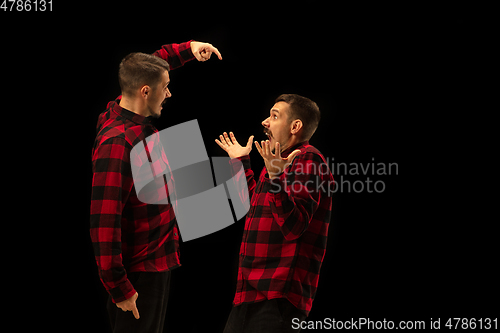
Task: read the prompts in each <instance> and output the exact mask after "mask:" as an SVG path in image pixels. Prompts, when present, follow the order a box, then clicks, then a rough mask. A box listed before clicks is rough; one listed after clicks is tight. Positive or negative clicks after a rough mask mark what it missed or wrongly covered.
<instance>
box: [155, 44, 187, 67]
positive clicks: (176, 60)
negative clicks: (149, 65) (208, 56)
mask: <svg viewBox="0 0 500 333" xmlns="http://www.w3.org/2000/svg"><path fill="white" fill-rule="evenodd" d="M191 42H192V41H189V42H185V43H180V44H165V45H163V46H162V47H161V49H159V50H157V51H155V52H154V53H153V55H154V56H157V57H159V58H162V59H164V60H165V61H167V62H168V64H169V65H170V70H173V69H176V68H179V67H181V66H183V65H184V64H185V63H186V62H188V61H191V60H193V59H195V57H194V55H193V52H192V51H191Z"/></svg>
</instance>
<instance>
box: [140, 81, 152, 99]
mask: <svg viewBox="0 0 500 333" xmlns="http://www.w3.org/2000/svg"><path fill="white" fill-rule="evenodd" d="M150 92H151V87H150V86H148V85H147V84H145V85H143V86H142V88H141V96H142V98H148V96H149V94H150Z"/></svg>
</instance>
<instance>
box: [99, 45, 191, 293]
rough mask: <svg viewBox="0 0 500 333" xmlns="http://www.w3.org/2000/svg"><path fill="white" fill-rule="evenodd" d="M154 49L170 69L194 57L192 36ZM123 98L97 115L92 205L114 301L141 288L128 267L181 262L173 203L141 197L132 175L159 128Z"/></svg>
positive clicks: (160, 267)
mask: <svg viewBox="0 0 500 333" xmlns="http://www.w3.org/2000/svg"><path fill="white" fill-rule="evenodd" d="M154 55H155V56H158V57H160V58H162V59H165V60H166V61H167V62H168V63H169V65H170V69H171V70H172V69H175V68H177V67H179V66H182V65H184V63H185V62H187V61H189V60H192V59H194V56H193V53H192V52H191V41H189V42H187V43H182V44H168V45H164V46H162V48H161V49H160V50H158V51H156V52H155V53H154ZM120 99H121V96H120V97H118V99H117V100H115V101H112V102H109V103H108V107H107V109H106V111H104V112H103V113H101V114H100V115H99V118H98V122H97V137H96V139H95V142H94V147H93V149H92V171H93V179H92V198H91V205H90V236H91V239H92V244H93V248H94V254H95V258H96V261H97V267H98V270H99V277H100V278H101V281H102V283H103V284H104V287H105V288H106V290H107V291H108V292H109V294H110V295H111V297H112V299H113V301H114V302H121V301H124V300H126V299H127V298H130V297H131V296H133V295H134V294H135V292H136V291H135V289H134V287H133V286H132V284H131V283H130V281H129V280H128V278H127V272H139V271H140V272H160V271H165V270H171V269H174V268H176V267H178V266H180V262H179V230H178V227H177V222H176V219H175V215H174V210H173V208H172V206H171V205H170V204H165V205H149V204H145V203H143V202H141V201H140V200H138V198H137V193H136V191H135V188H134V181H133V179H132V170H131V163H134V162H135V161H133V160H131V156H130V152H131V150H132V148H133V147H134V146H135V145H136V144H138V143H139V144H143V143H144V144H146V142H145V139H146V138H147V137H148V136H150V135H152V134H153V133H156V132H158V130H157V129H156V128H155V127H154V126H153V125H152V124H151V120H150V119H149V117H147V118H146V117H143V116H141V115H138V114H136V113H133V112H131V111H129V110H126V109H123V108H122V107H121V106H120V105H119V101H120ZM148 140H151V139H148ZM141 141H142V142H141ZM152 146H155V147H158V145H152ZM160 149H161V146H160ZM157 154H159V155H162V156H164V153H163V152H157ZM132 159H133V158H132ZM165 162H166V163H167V165H168V161H165ZM165 180H166V181H168V182H170V181H172V182H173V179H169V180H167V179H165ZM165 186H167V185H165ZM171 188H172V187H171ZM167 191H168V189H167Z"/></svg>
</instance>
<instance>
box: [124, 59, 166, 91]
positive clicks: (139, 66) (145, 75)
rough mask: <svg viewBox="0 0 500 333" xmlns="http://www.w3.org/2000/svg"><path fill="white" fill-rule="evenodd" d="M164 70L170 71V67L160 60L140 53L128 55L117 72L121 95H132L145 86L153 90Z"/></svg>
mask: <svg viewBox="0 0 500 333" xmlns="http://www.w3.org/2000/svg"><path fill="white" fill-rule="evenodd" d="M166 70H167V71H170V66H169V65H168V63H167V62H166V61H165V60H163V59H161V58H158V57H155V56H154V55H151V54H146V53H140V52H136V53H130V54H129V55H127V56H126V57H125V58H123V60H122V62H121V63H120V68H119V70H118V81H119V83H120V88H121V90H122V95H129V96H130V95H133V94H134V92H135V91H136V90H137V89H139V88H140V87H142V86H143V85H145V84H147V85H148V86H150V87H151V88H154V87H155V86H156V85H157V84H158V83H159V82H160V81H161V76H162V74H163V72H165V71H166Z"/></svg>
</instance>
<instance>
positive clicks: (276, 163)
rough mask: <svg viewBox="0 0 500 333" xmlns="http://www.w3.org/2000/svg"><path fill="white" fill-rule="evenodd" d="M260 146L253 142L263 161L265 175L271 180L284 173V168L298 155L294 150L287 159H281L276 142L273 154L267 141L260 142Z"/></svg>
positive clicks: (278, 145)
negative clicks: (265, 170)
mask: <svg viewBox="0 0 500 333" xmlns="http://www.w3.org/2000/svg"><path fill="white" fill-rule="evenodd" d="M261 144H262V147H261V146H260V145H259V143H258V142H257V141H255V147H257V150H258V151H259V154H260V156H262V158H263V159H264V163H265V164H266V169H267V173H268V174H269V178H271V179H273V178H276V177H279V176H280V175H281V174H282V173H283V172H284V171H285V168H286V167H287V166H288V165H290V163H292V161H293V159H294V158H295V156H297V154H299V153H300V150H299V149H295V150H294V151H292V152H291V153H290V155H288V157H287V158H283V157H281V152H280V143H279V142H276V150H275V154H273V153H272V152H271V147H270V146H271V144H270V143H269V140H266V141H262V142H261Z"/></svg>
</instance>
